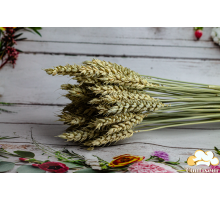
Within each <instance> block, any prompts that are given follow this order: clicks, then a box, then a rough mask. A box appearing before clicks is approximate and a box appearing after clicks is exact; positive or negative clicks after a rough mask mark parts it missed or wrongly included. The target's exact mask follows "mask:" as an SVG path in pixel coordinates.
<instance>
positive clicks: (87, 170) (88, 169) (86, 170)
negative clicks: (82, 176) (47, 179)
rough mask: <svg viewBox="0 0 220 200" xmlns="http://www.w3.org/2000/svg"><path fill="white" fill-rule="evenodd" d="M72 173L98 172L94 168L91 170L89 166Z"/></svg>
mask: <svg viewBox="0 0 220 200" xmlns="http://www.w3.org/2000/svg"><path fill="white" fill-rule="evenodd" d="M73 173H99V172H98V171H96V170H93V169H91V168H86V169H80V170H77V171H75V172H73Z"/></svg>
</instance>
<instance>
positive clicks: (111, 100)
mask: <svg viewBox="0 0 220 200" xmlns="http://www.w3.org/2000/svg"><path fill="white" fill-rule="evenodd" d="M140 100H145V101H149V100H152V98H151V97H150V96H149V95H147V94H144V93H138V92H128V91H122V92H120V93H119V92H118V93H114V94H112V95H105V96H101V97H99V98H93V99H92V100H90V101H89V103H90V104H102V103H103V104H115V103H117V102H122V101H125V102H127V103H129V104H131V103H132V102H134V101H140Z"/></svg>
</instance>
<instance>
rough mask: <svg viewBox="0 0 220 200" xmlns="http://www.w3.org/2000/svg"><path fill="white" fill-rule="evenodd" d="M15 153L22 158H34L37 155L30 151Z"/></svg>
mask: <svg viewBox="0 0 220 200" xmlns="http://www.w3.org/2000/svg"><path fill="white" fill-rule="evenodd" d="M14 153H16V154H18V155H19V156H21V157H22V158H34V156H35V154H34V153H32V152H30V151H14Z"/></svg>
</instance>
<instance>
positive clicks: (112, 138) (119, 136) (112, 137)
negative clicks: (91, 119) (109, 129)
mask: <svg viewBox="0 0 220 200" xmlns="http://www.w3.org/2000/svg"><path fill="white" fill-rule="evenodd" d="M132 135H133V131H132V130H125V131H120V132H117V133H112V134H109V135H102V136H100V137H98V138H96V139H94V140H89V141H86V142H85V143H84V145H85V146H101V145H105V144H107V143H113V142H117V141H119V140H123V139H125V138H129V137H131V136H132Z"/></svg>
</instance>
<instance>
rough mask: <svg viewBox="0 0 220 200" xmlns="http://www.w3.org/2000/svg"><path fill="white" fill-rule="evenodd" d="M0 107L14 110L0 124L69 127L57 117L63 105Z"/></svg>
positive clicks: (1, 117)
mask: <svg viewBox="0 0 220 200" xmlns="http://www.w3.org/2000/svg"><path fill="white" fill-rule="evenodd" d="M0 107H1V108H3V109H7V110H10V111H13V112H15V113H2V114H0V124H8V126H10V124H20V125H21V124H24V125H25V124H28V125H30V126H32V125H35V124H36V125H54V126H56V127H58V126H61V129H60V133H61V132H62V131H64V130H65V129H66V128H67V127H69V126H68V125H64V126H63V122H61V121H58V119H59V118H58V117H57V115H58V114H60V113H61V111H62V109H63V107H64V106H46V105H44V106H42V105H14V106H0ZM0 126H1V125H0ZM172 129H199V130H218V129H220V123H212V124H200V125H191V126H181V127H174V128H172ZM162 131H163V129H162Z"/></svg>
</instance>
